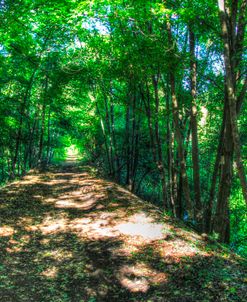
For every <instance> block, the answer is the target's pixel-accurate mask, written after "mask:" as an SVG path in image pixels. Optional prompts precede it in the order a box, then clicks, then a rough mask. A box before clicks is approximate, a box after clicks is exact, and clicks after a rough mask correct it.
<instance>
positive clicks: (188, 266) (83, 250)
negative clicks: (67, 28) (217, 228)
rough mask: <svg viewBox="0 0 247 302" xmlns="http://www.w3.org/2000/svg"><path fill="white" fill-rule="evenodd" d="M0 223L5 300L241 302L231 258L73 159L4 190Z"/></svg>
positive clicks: (0, 285)
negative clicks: (212, 248) (80, 165)
mask: <svg viewBox="0 0 247 302" xmlns="http://www.w3.org/2000/svg"><path fill="white" fill-rule="evenodd" d="M162 220H163V221H162ZM0 223H1V224H0V301H1V302H12V301H13V302H18V301H20V302H23V301H28V302H31V301H35V302H36V301H37V302H67V301H68V302H83V301H89V302H94V301H107V302H108V301H109V302H111V301H116V302H118V301H119V302H120V301H150V302H151V301H179V302H183V301H204V302H206V301H246V298H247V297H246V296H245V294H246V281H247V280H246V279H245V274H244V273H245V272H246V271H245V272H244V266H243V265H241V266H240V265H239V263H238V261H237V260H236V259H234V258H233V257H232V256H229V255H227V254H226V253H225V252H222V251H215V250H214V251H213V250H211V249H210V248H209V247H208V246H207V245H206V244H205V242H204V241H202V240H201V238H200V236H198V235H197V234H195V233H193V232H191V231H186V230H184V229H182V228H179V227H178V225H177V224H176V226H175V225H174V222H172V221H169V219H166V220H165V223H164V218H162V215H161V213H160V212H159V211H158V210H157V209H156V208H155V207H153V206H150V205H149V204H147V203H145V202H143V201H141V200H140V199H139V198H137V197H136V196H134V195H132V194H130V193H129V192H128V191H126V190H125V189H123V188H121V187H119V186H118V185H116V184H114V183H111V182H108V181H105V180H102V179H99V178H97V177H95V176H94V175H93V172H92V169H91V168H90V167H79V166H78V165H76V164H75V160H74V159H70V160H69V161H68V162H67V163H66V165H63V166H62V167H60V168H56V167H54V168H51V169H50V171H48V172H46V173H38V172H36V173H35V172H32V173H30V174H29V175H27V176H26V177H24V178H23V179H22V180H20V181H17V182H15V183H12V184H10V185H8V186H6V187H5V188H3V189H2V190H1V191H0Z"/></svg>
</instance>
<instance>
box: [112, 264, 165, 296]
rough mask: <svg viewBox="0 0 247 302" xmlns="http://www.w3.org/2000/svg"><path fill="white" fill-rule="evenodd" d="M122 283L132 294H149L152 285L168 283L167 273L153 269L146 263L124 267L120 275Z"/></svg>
mask: <svg viewBox="0 0 247 302" xmlns="http://www.w3.org/2000/svg"><path fill="white" fill-rule="evenodd" d="M118 279H119V281H120V283H121V284H122V285H123V286H124V287H126V288H127V289H128V290H130V291H131V292H144V293H145V292H147V291H148V289H149V288H150V286H151V285H152V284H161V283H164V282H166V281H167V276H166V274H165V273H161V272H158V271H156V270H154V269H151V268H150V267H149V266H148V265H146V264H145V263H138V264H136V265H133V266H129V265H124V266H123V267H121V268H120V270H119V273H118Z"/></svg>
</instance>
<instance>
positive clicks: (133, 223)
mask: <svg viewBox="0 0 247 302" xmlns="http://www.w3.org/2000/svg"><path fill="white" fill-rule="evenodd" d="M163 227H164V226H163V225H162V224H157V223H154V222H153V219H151V218H150V217H148V216H147V215H146V214H145V213H138V214H135V215H133V216H131V217H129V219H128V222H126V223H121V224H119V225H117V226H116V227H115V229H116V230H118V231H119V232H120V233H121V234H124V235H129V236H141V237H142V238H143V239H145V240H157V239H162V238H164V234H163Z"/></svg>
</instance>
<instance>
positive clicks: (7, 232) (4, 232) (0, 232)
mask: <svg viewBox="0 0 247 302" xmlns="http://www.w3.org/2000/svg"><path fill="white" fill-rule="evenodd" d="M14 232H15V229H14V228H13V227H10V226H7V225H4V226H2V227H0V236H2V237H5V236H12V235H13V234H14Z"/></svg>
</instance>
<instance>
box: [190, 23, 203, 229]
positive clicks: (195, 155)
mask: <svg viewBox="0 0 247 302" xmlns="http://www.w3.org/2000/svg"><path fill="white" fill-rule="evenodd" d="M189 42H190V81H191V100H192V102H191V115H190V116H191V137H192V163H193V181H194V192H195V219H196V221H197V222H198V224H199V229H201V227H202V204H201V187H200V164H199V147H198V130H197V106H196V80H197V79H196V57H195V35H194V33H193V31H192V29H191V28H190V29H189Z"/></svg>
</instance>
